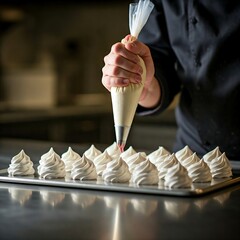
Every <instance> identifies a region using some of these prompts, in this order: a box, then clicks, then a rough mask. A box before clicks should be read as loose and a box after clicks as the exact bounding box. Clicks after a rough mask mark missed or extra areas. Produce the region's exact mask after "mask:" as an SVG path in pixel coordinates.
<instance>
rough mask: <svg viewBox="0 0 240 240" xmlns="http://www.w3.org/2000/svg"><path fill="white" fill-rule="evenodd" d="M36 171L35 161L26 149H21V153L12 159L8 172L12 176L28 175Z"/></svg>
mask: <svg viewBox="0 0 240 240" xmlns="http://www.w3.org/2000/svg"><path fill="white" fill-rule="evenodd" d="M34 173H35V170H34V168H33V162H32V161H31V159H30V157H29V156H28V155H27V154H26V153H25V152H24V150H21V151H20V153H19V154H17V155H16V156H14V157H13V158H12V159H11V163H10V165H9V167H8V174H9V175H10V176H27V175H33V174H34Z"/></svg>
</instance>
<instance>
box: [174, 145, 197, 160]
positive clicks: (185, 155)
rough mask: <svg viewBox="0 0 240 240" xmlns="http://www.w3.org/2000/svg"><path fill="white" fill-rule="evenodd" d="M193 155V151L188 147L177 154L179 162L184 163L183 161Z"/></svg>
mask: <svg viewBox="0 0 240 240" xmlns="http://www.w3.org/2000/svg"><path fill="white" fill-rule="evenodd" d="M192 154H193V151H192V150H191V149H190V148H189V146H188V145H186V146H185V147H184V148H183V149H181V150H179V151H177V152H176V153H175V155H176V158H177V160H178V161H179V162H180V163H182V161H183V160H184V159H186V158H188V157H190V156H191V155H192Z"/></svg>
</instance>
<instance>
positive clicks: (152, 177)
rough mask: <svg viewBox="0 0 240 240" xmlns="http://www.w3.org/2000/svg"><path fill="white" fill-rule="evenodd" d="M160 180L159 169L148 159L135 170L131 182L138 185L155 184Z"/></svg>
mask: <svg viewBox="0 0 240 240" xmlns="http://www.w3.org/2000/svg"><path fill="white" fill-rule="evenodd" d="M158 181H159V178H158V170H157V168H156V166H155V165H154V164H152V163H151V162H150V161H149V160H148V159H147V160H145V161H144V162H141V163H139V164H138V165H137V166H136V167H135V169H134V170H133V173H132V178H131V182H132V183H134V184H136V185H154V184H158Z"/></svg>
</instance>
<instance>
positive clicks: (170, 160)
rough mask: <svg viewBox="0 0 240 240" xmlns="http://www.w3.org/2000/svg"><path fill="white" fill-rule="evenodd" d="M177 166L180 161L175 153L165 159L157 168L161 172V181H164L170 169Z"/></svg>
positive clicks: (159, 174)
mask: <svg viewBox="0 0 240 240" xmlns="http://www.w3.org/2000/svg"><path fill="white" fill-rule="evenodd" d="M176 164H178V160H177V158H176V156H175V154H174V153H173V154H172V155H170V156H168V157H166V158H164V160H163V161H162V162H160V163H159V164H158V166H157V169H158V171H159V173H158V176H159V179H164V178H165V175H166V173H167V171H168V169H169V168H171V167H172V166H174V165H176Z"/></svg>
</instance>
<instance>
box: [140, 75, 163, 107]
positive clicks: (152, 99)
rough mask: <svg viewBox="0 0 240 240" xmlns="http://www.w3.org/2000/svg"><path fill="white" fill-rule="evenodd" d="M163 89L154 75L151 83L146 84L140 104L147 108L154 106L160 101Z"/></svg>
mask: <svg viewBox="0 0 240 240" xmlns="http://www.w3.org/2000/svg"><path fill="white" fill-rule="evenodd" d="M160 96H161V89H160V85H159V83H158V81H157V79H156V78H155V77H154V78H153V80H152V81H151V83H150V84H149V85H147V86H146V85H145V86H144V89H143V92H142V95H141V98H140V101H139V105H141V106H142V107H145V108H153V107H155V106H157V104H158V103H159V100H160Z"/></svg>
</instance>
